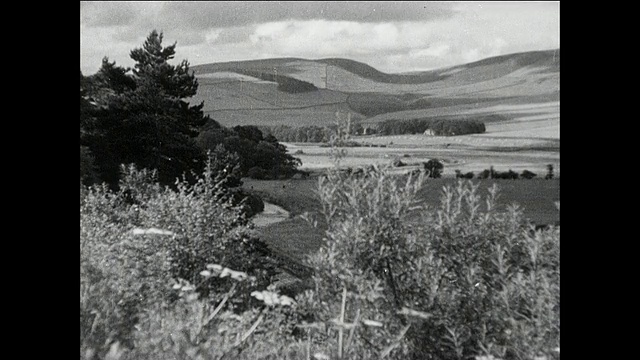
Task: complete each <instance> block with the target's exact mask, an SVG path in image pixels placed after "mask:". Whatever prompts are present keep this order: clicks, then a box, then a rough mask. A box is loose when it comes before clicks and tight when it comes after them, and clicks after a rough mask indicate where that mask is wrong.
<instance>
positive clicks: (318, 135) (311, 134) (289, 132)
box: [260, 125, 333, 143]
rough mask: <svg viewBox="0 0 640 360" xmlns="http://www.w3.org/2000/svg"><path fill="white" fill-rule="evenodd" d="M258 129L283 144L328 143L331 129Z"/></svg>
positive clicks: (266, 127) (317, 127) (308, 127)
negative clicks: (283, 142)
mask: <svg viewBox="0 0 640 360" xmlns="http://www.w3.org/2000/svg"><path fill="white" fill-rule="evenodd" d="M260 129H261V130H262V131H263V132H264V133H265V134H269V135H271V136H274V137H275V138H277V139H278V140H279V141H285V142H313V143H321V142H328V141H329V139H330V138H331V134H332V131H333V129H332V128H330V127H327V126H289V125H276V126H260Z"/></svg>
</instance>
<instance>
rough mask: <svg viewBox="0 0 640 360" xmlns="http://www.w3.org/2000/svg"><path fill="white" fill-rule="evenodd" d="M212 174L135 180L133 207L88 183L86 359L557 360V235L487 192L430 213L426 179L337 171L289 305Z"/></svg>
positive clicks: (462, 188)
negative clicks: (302, 281) (501, 206)
mask: <svg viewBox="0 0 640 360" xmlns="http://www.w3.org/2000/svg"><path fill="white" fill-rule="evenodd" d="M211 178H213V177H212V176H204V177H202V179H201V180H199V181H198V182H197V183H196V185H194V186H191V185H189V184H188V183H181V184H180V185H179V186H178V189H177V190H173V189H170V188H168V187H166V188H164V189H163V188H162V187H160V185H159V184H157V183H154V182H153V181H152V180H153V177H152V174H149V173H148V172H138V171H136V170H135V169H130V171H128V172H125V176H124V180H123V182H124V184H123V185H122V186H121V189H132V190H134V191H133V193H134V197H135V199H136V201H135V203H134V204H130V203H129V202H127V201H125V200H124V197H125V193H123V192H116V193H114V192H112V191H110V190H108V189H107V188H105V187H98V186H94V187H92V188H87V187H84V186H82V187H81V239H80V240H81V358H85V359H90V358H120V359H174V358H178V359H192V358H193V359H195V358H198V355H200V356H201V357H202V358H205V359H221V358H228V357H231V358H239V359H271V358H283V359H287V358H289V359H305V358H310V356H314V355H316V358H322V356H326V357H327V358H350V359H369V358H381V357H388V358H398V359H400V358H415V359H425V358H427V359H428V358H438V359H449V358H455V359H459V358H469V357H474V356H483V355H487V356H488V355H493V356H495V357H496V358H501V359H533V358H536V357H540V356H546V357H547V358H552V357H554V356H558V352H559V228H551V229H548V230H545V231H537V232H535V231H531V228H530V227H529V226H528V225H527V222H526V221H525V219H524V218H523V216H522V211H521V210H520V209H518V208H516V207H510V208H509V209H508V210H507V211H506V212H502V211H498V210H497V209H498V208H497V207H496V206H495V205H496V203H495V200H496V198H497V196H498V193H497V191H496V190H495V189H494V190H493V191H492V192H491V193H490V195H489V197H488V198H486V199H482V198H481V197H480V196H479V195H478V193H477V185H473V184H472V183H469V182H460V183H457V184H456V185H455V186H454V187H446V188H445V190H444V192H443V193H442V195H443V196H442V203H441V205H440V206H439V207H438V208H437V209H435V210H429V209H425V208H422V204H421V202H420V201H419V197H418V196H417V195H418V194H419V192H420V188H421V186H422V184H423V182H424V178H425V174H421V175H419V176H417V177H409V178H406V179H405V180H403V181H398V180H399V179H398V178H395V177H394V176H393V175H391V173H390V172H389V169H388V168H377V167H376V168H374V169H373V170H371V171H369V172H368V173H367V176H356V175H348V176H345V175H344V174H341V173H338V172H335V171H330V172H329V173H327V174H326V176H323V177H321V178H320V180H319V183H318V194H319V197H320V199H321V202H320V205H321V207H322V211H321V216H322V220H320V219H314V218H312V217H310V218H309V221H311V223H312V224H318V223H319V222H320V221H321V222H322V223H324V224H326V230H325V231H324V233H325V235H324V237H325V244H324V245H323V246H321V247H320V249H319V251H317V252H316V253H314V254H312V255H311V256H310V257H309V258H308V259H307V260H305V264H306V265H307V267H308V268H310V269H312V275H311V279H310V280H307V281H311V283H310V284H312V286H311V288H310V289H307V290H306V291H304V292H301V293H298V294H291V295H294V296H295V298H294V297H293V296H283V295H281V293H279V291H278V289H277V288H276V287H275V286H274V285H270V283H272V282H273V279H274V276H275V275H274V274H276V273H277V268H278V264H277V261H275V260H273V259H274V258H273V256H271V254H270V251H269V250H268V248H267V247H266V246H265V245H264V244H263V243H262V242H261V241H259V240H258V239H256V238H255V236H253V235H252V234H253V233H252V232H251V231H250V229H249V228H248V227H247V222H246V219H245V218H244V217H243V216H242V215H241V213H240V212H239V211H238V209H237V208H235V207H233V206H231V205H230V204H225V203H222V202H218V201H216V200H215V199H216V198H218V197H217V196H216V194H217V193H218V191H219V190H220V188H219V187H217V185H216V184H218V182H216V181H207V180H206V179H211ZM363 190H364V191H363ZM481 202H486V204H487V209H486V210H484V211H482V210H479V204H480V203H481ZM420 209H421V210H420ZM416 212H418V213H419V216H420V218H421V219H422V221H420V222H419V223H416V222H415V221H410V220H409V219H410V217H411V218H412V217H415V216H416V215H415V213H416Z"/></svg>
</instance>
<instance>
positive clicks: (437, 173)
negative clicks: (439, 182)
mask: <svg viewBox="0 0 640 360" xmlns="http://www.w3.org/2000/svg"><path fill="white" fill-rule="evenodd" d="M422 165H423V166H424V169H425V170H427V171H428V177H430V178H432V179H437V178H440V177H442V169H444V165H443V164H442V162H440V161H439V160H438V159H431V160H429V161H427V162H425V163H423V164H422Z"/></svg>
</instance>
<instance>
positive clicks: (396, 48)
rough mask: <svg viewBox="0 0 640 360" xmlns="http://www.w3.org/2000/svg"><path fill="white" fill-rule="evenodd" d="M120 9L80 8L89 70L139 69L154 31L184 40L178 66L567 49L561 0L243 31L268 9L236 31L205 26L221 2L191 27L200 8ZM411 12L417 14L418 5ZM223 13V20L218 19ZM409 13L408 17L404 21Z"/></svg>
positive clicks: (391, 63) (380, 62) (459, 59)
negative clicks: (105, 64) (140, 53)
mask: <svg viewBox="0 0 640 360" xmlns="http://www.w3.org/2000/svg"><path fill="white" fill-rule="evenodd" d="M239 3H241V4H242V6H240V5H238V6H240V7H244V8H247V9H267V8H268V7H269V6H271V5H265V4H262V5H259V6H257V7H254V5H252V4H251V3H249V2H239ZM117 4H119V5H117V6H116V5H106V4H105V5H100V6H97V5H95V4H89V3H87V4H83V5H82V7H81V35H80V42H81V54H80V58H81V70H82V71H83V73H87V74H90V73H93V72H95V71H96V70H97V69H98V68H99V66H100V61H101V59H102V57H103V56H105V55H108V56H109V58H110V59H111V60H112V61H113V60H115V61H117V62H118V64H119V65H122V66H132V65H133V64H132V61H131V60H130V59H129V52H130V51H131V50H132V49H133V48H136V47H140V46H141V45H142V43H143V42H144V38H145V37H146V36H147V35H148V33H149V32H150V31H151V30H153V29H157V30H159V31H163V32H164V33H165V43H166V44H172V43H173V42H174V41H177V42H178V47H177V49H176V50H177V54H176V60H177V61H179V60H181V59H188V60H189V61H190V62H191V63H192V64H203V63H210V62H221V61H231V60H249V59H260V58H265V57H300V58H309V59H318V58H325V57H344V58H351V59H353V60H357V61H363V62H366V63H368V64H369V65H371V66H374V67H376V68H378V69H379V70H381V71H385V72H402V71H413V70H423V69H433V68H438V67H447V66H453V65H458V64H462V63H465V62H469V61H476V60H480V59H482V58H486V57H490V56H496V55H502V54H507V53H513V52H520V51H530V50H542V49H551V48H557V47H559V46H560V40H559V38H560V36H559V21H560V18H559V4H558V3H540V2H537V3H536V2H531V3H523V2H517V3H516V2H513V3H502V2H495V3H479V2H464V3H463V2H460V3H457V2H452V3H447V5H446V7H444V8H446V9H449V10H448V12H447V16H436V17H433V16H426V17H424V20H422V19H421V18H420V16H422V15H420V16H413V15H412V16H409V15H406V16H405V15H403V14H406V13H407V11H408V9H409V8H408V7H406V8H403V7H402V6H404V5H402V3H398V4H399V5H397V9H401V10H402V11H400V10H398V11H396V12H394V13H393V14H392V16H391V15H388V14H387V15H384V16H381V14H375V16H374V15H372V16H373V18H372V19H374V20H375V21H371V22H366V21H367V19H366V17H364V18H362V16H360V15H358V16H360V17H359V18H357V19H358V20H360V21H357V20H356V18H353V17H352V15H349V16H346V15H344V16H343V15H339V14H338V13H336V12H335V11H334V14H333V15H332V16H331V19H333V20H330V19H318V18H317V17H318V16H326V14H327V13H326V11H325V12H324V15H323V14H320V12H316V13H313V12H309V13H307V12H308V11H311V10H312V9H315V8H313V7H307V8H306V9H303V8H302V7H301V8H300V9H298V10H300V11H297V12H296V11H293V12H292V13H291V14H292V16H293V15H295V16H294V18H298V19H299V20H286V14H285V13H282V14H280V13H277V12H274V13H273V14H271V13H269V14H270V15H269V16H267V18H272V19H274V20H275V21H273V20H272V21H270V22H264V23H255V24H254V25H243V23H244V24H246V23H247V21H249V20H251V19H253V18H255V19H262V18H261V17H260V16H258V15H260V14H261V13H248V14H246V17H247V18H246V19H244V20H238V24H237V26H236V27H229V26H228V25H229V24H227V25H224V26H220V27H217V25H216V21H215V18H212V19H211V20H210V21H208V20H207V16H205V15H206V14H205V13H207V9H208V11H209V12H208V13H211V12H212V11H213V10H216V9H218V5H216V6H214V5H207V6H204V5H202V6H203V8H202V9H204V10H201V13H200V14H199V15H198V16H199V17H198V18H197V19H195V18H194V19H195V20H194V21H193V22H194V23H193V24H192V23H189V22H185V21H186V19H187V17H186V16H187V15H189V14H191V15H193V14H195V13H196V10H198V9H199V8H197V7H194V6H196V5H193V4H191V5H189V6H187V5H180V6H178V5H171V6H169V5H167V4H166V3H164V2H150V3H145V2H136V3H132V5H125V3H117ZM127 4H129V3H127ZM184 4H187V3H184ZM194 4H195V3H194ZM344 4H345V3H337V5H336V4H333V6H335V9H334V8H333V7H331V6H330V5H326V6H328V7H326V6H325V5H323V8H324V7H326V9H334V10H336V9H339V8H340V7H341V6H344ZM370 4H372V5H371V6H370V7H371V8H372V9H373V8H376V9H377V10H380V9H378V6H377V5H375V3H373V2H372V3H370ZM411 4H412V6H413V5H415V3H411ZM401 5H402V6H401ZM198 6H200V5H198ZM296 6H302V5H300V4H296ZM318 6H319V5H318ZM389 6H391V5H389ZM394 6H396V5H394ZM277 8H278V9H280V10H282V9H284V8H282V7H277ZM420 8H421V7H420ZM274 9H275V8H274ZM345 9H346V8H345ZM354 9H355V8H353V9H351V10H352V12H353V10H354ZM411 9H412V11H417V9H418V8H417V7H415V6H414V7H412V8H411ZM123 10H127V11H129V12H130V13H127V12H126V11H123ZM169 10H171V11H169ZM280 10H278V11H280ZM303 10H305V11H303ZM347 10H348V9H347ZM101 11H102V12H101ZM225 11H227V12H228V15H229V16H232V15H234V14H240V13H237V12H236V11H235V10H234V11H231V10H230V9H227V10H225ZM265 11H266V10H265ZM336 11H337V10H336ZM345 11H346V10H345ZM376 13H378V11H376ZM131 14H135V16H131ZM225 14H226V13H225ZM243 14H244V13H243ZM318 14H320V15H318ZM336 14H338V15H336ZM372 14H373V13H372ZM103 15H104V16H103ZM191 15H190V16H191ZM216 16H217V17H220V15H219V14H218V15H216ZM238 16H239V15H238ZM243 16H245V15H243ZM353 16H355V15H353ZM385 16H386V18H385ZM403 16H405V17H404V18H405V19H406V20H411V21H403ZM310 18H311V19H310ZM360 18H362V19H360ZM385 19H388V20H386V21H385ZM228 22H229V23H230V24H231V23H232V22H231V21H228ZM225 24H226V23H225Z"/></svg>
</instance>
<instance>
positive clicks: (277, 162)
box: [197, 120, 301, 179]
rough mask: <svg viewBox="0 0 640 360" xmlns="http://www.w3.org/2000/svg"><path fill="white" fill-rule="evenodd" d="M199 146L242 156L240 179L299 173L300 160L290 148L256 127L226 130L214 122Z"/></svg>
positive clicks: (202, 133)
mask: <svg viewBox="0 0 640 360" xmlns="http://www.w3.org/2000/svg"><path fill="white" fill-rule="evenodd" d="M197 144H198V145H199V146H200V147H201V148H202V149H205V150H210V151H212V150H215V149H220V148H222V149H224V150H225V151H228V152H231V153H235V154H238V157H239V164H238V165H239V167H238V170H237V175H236V176H248V177H251V178H255V179H282V178H289V177H291V176H293V175H295V174H296V173H298V172H299V171H298V169H297V167H298V166H300V165H301V162H300V159H298V158H295V157H293V156H291V155H289V154H287V148H286V146H284V145H282V144H280V143H279V142H278V140H277V139H276V137H274V136H273V135H271V134H266V135H264V134H263V132H262V131H261V130H260V129H259V128H258V127H256V126H251V125H249V126H235V127H233V128H226V127H223V126H221V125H220V124H218V123H217V122H216V121H215V120H210V121H209V123H208V124H207V127H206V129H205V130H203V131H202V132H201V133H200V135H199V136H198V138H197Z"/></svg>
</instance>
